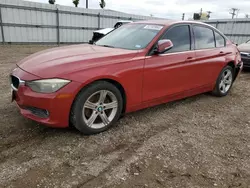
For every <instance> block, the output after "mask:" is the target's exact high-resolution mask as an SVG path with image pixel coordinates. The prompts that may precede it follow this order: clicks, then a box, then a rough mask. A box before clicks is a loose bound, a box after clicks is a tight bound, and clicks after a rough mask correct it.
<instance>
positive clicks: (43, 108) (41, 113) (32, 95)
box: [12, 68, 80, 128]
mask: <svg viewBox="0 0 250 188" xmlns="http://www.w3.org/2000/svg"><path fill="white" fill-rule="evenodd" d="M12 75H13V76H16V77H18V78H20V79H21V80H33V79H38V78H34V77H35V76H34V75H31V74H29V73H27V72H25V71H23V70H21V69H19V68H18V69H16V70H15V71H14V72H13V74H12ZM79 88H80V83H77V82H71V83H69V84H68V85H66V86H65V87H63V88H62V89H60V90H59V91H57V92H55V93H50V94H44V93H36V92H34V91H32V90H31V89H30V88H29V87H27V86H25V84H20V85H19V87H18V89H17V90H13V91H12V95H13V99H14V100H15V102H16V104H17V106H18V107H19V109H20V112H21V114H22V115H23V116H24V117H26V118H29V119H32V120H34V121H36V122H39V123H42V124H46V125H49V126H51V127H61V128H64V127H68V126H69V116H70V109H71V105H72V103H73V101H74V98H75V96H76V94H77V92H78V89H79Z"/></svg>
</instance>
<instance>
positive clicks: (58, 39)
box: [56, 8, 60, 46]
mask: <svg viewBox="0 0 250 188" xmlns="http://www.w3.org/2000/svg"><path fill="white" fill-rule="evenodd" d="M56 24H57V44H58V46H59V45H60V27H59V26H60V20H59V10H58V8H56Z"/></svg>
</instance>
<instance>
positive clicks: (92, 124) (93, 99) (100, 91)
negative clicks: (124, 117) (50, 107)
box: [70, 81, 123, 135]
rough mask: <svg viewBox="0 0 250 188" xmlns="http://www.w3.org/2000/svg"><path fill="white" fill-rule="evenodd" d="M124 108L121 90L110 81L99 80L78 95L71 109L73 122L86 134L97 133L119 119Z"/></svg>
mask: <svg viewBox="0 0 250 188" xmlns="http://www.w3.org/2000/svg"><path fill="white" fill-rule="evenodd" d="M122 108H123V99H122V96H121V93H120V91H119V90H118V89H117V88H116V87H115V86H114V85H113V84H111V83H109V82H106V81H97V82H94V83H93V84H91V85H89V86H87V87H86V88H84V89H83V90H82V91H81V92H80V93H79V94H78V95H77V97H76V99H75V101H74V104H73V106H72V109H71V117H70V119H71V123H72V124H73V125H74V127H76V129H78V130H79V131H80V132H82V133H84V134H87V135H90V134H97V133H100V132H103V131H106V130H107V129H109V128H110V127H111V126H112V125H113V124H114V123H115V122H116V121H117V120H118V119H119V117H120V115H121V112H122Z"/></svg>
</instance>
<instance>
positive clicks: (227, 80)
mask: <svg viewBox="0 0 250 188" xmlns="http://www.w3.org/2000/svg"><path fill="white" fill-rule="evenodd" d="M233 78H234V70H233V68H232V67H231V66H228V65H227V66H226V67H224V68H223V69H222V71H221V72H220V74H219V77H218V78H217V81H216V84H215V87H214V90H213V91H212V94H213V95H215V96H217V97H224V96H226V95H227V94H228V93H229V91H230V89H231V87H232V85H233V81H234V79H233Z"/></svg>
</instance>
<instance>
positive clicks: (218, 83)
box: [216, 65, 234, 96]
mask: <svg viewBox="0 0 250 188" xmlns="http://www.w3.org/2000/svg"><path fill="white" fill-rule="evenodd" d="M225 70H230V71H231V73H232V78H234V71H233V68H232V67H231V66H228V65H227V66H226V67H224V68H223V69H222V71H221V72H220V75H219V77H218V79H217V81H216V90H217V93H218V95H219V96H226V95H227V94H228V93H229V91H230V90H231V88H232V85H233V80H232V83H231V85H230V88H229V89H228V91H227V92H226V93H222V92H221V90H220V82H221V79H222V75H223V73H224V72H225Z"/></svg>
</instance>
